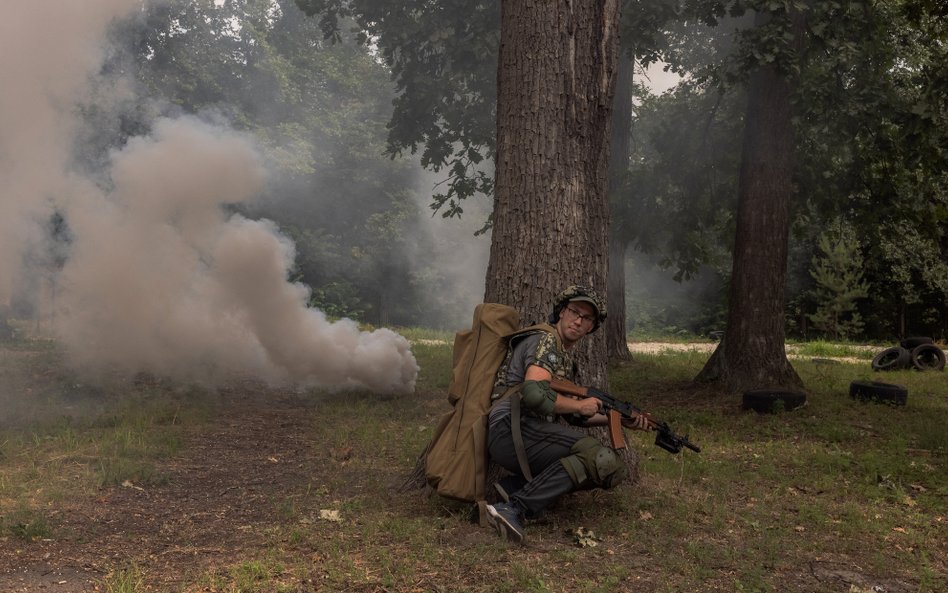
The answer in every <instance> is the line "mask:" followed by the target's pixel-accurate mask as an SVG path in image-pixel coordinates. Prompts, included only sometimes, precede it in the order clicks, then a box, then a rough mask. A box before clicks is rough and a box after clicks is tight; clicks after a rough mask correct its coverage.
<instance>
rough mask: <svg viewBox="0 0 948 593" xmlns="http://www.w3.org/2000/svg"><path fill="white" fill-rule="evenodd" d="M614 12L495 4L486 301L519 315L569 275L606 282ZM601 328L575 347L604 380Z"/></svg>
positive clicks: (542, 309)
mask: <svg viewBox="0 0 948 593" xmlns="http://www.w3.org/2000/svg"><path fill="white" fill-rule="evenodd" d="M618 17H619V10H618V0H605V1H604V2H571V1H567V0H555V1H550V2H542V3H539V2H526V1H523V0H504V1H503V2H502V3H501V40H500V53H499V60H498V68H497V150H496V170H495V197H494V213H493V228H492V240H491V250H490V259H489V262H488V269H487V279H486V288H485V300H486V301H489V302H498V303H505V304H508V305H511V306H513V307H515V308H517V309H518V310H519V311H520V314H521V316H522V318H523V320H524V322H536V321H541V320H544V319H546V317H547V316H548V315H549V313H550V310H551V306H552V299H553V297H554V296H555V295H556V294H557V293H558V292H560V291H561V290H563V289H564V288H565V287H567V286H569V285H571V284H583V285H586V286H590V287H592V288H594V289H596V290H597V291H600V292H601V293H604V292H605V291H606V286H607V266H608V257H609V254H608V237H609V211H608V202H607V194H606V171H607V165H608V161H609V130H610V125H611V116H612V98H613V93H614V92H615V72H616V56H617V49H618ZM602 335H603V332H601V331H600V332H597V333H594V334H592V335H591V336H590V337H589V338H587V339H585V340H583V341H582V342H581V343H580V346H578V348H579V351H578V352H577V355H578V356H577V358H578V359H579V363H580V367H581V371H582V373H583V377H582V380H583V381H584V382H585V383H587V384H591V385H599V386H606V385H607V384H608V383H607V376H606V361H607V357H606V346H605V339H603V338H602Z"/></svg>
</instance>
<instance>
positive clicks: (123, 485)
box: [122, 480, 145, 492]
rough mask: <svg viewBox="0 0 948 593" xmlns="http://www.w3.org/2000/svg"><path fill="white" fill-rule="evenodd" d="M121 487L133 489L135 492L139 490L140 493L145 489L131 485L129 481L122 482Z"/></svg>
mask: <svg viewBox="0 0 948 593" xmlns="http://www.w3.org/2000/svg"><path fill="white" fill-rule="evenodd" d="M122 487H123V488H134V489H135V490H141V491H142V492H144V491H145V489H144V488H142V487H141V486H136V485H135V484H132V481H131V480H125V481H124V482H122Z"/></svg>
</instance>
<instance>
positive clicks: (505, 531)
mask: <svg viewBox="0 0 948 593" xmlns="http://www.w3.org/2000/svg"><path fill="white" fill-rule="evenodd" d="M487 520H488V521H489V522H490V524H491V526H493V528H494V529H496V530H497V533H499V534H500V536H501V537H503V538H506V539H508V540H509V541H512V542H515V543H518V544H520V543H523V513H521V512H520V509H519V508H518V507H517V506H516V505H513V504H507V503H498V504H489V505H487Z"/></svg>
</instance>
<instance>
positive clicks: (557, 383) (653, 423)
mask: <svg viewBox="0 0 948 593" xmlns="http://www.w3.org/2000/svg"><path fill="white" fill-rule="evenodd" d="M550 387H552V388H553V391H556V392H558V393H562V394H564V395H573V396H576V397H594V398H596V399H598V400H599V401H601V402H602V408H603V410H604V411H605V412H606V414H607V416H608V417H609V438H610V440H611V441H612V448H613V449H623V448H625V446H626V445H625V435H624V434H623V432H622V419H623V418H628V419H630V420H631V419H633V418H636V417H637V416H644V417H645V419H646V420H648V427H649V428H650V429H651V430H654V431H656V434H655V444H656V445H658V446H659V447H661V448H662V449H665V450H666V451H668V452H669V453H680V452H681V448H682V447H688V448H689V449H691V450H692V451H694V452H695V453H700V452H701V447H699V446H698V445H696V444H694V443H692V442H691V441H689V440H688V435H684V436H679V435H677V434H675V431H673V430H672V429H671V427H670V426H668V423H667V422H662V421H659V420H655V419H653V418H652V417H651V416H649V415H648V414H646V413H645V412H643V411H642V410H640V409H638V408H636V407H635V406H633V405H632V404H630V403H628V402H624V401H621V400H617V399H616V398H614V397H612V396H611V395H609V394H608V393H606V392H605V391H600V390H598V389H596V388H595V387H581V386H579V385H577V384H575V383H573V382H572V381H567V380H566V379H561V378H559V377H553V379H552V380H551V381H550Z"/></svg>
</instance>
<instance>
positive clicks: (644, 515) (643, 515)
mask: <svg viewBox="0 0 948 593" xmlns="http://www.w3.org/2000/svg"><path fill="white" fill-rule="evenodd" d="M639 519H640V520H642V521H651V520H652V513H650V512H648V511H639Z"/></svg>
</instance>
